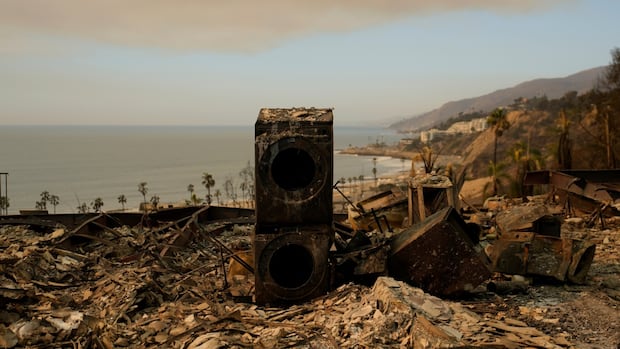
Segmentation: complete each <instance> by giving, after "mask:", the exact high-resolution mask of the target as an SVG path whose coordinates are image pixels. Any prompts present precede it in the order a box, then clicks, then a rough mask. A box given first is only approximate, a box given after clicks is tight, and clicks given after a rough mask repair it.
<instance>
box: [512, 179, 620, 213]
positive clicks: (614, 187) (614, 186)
mask: <svg viewBox="0 0 620 349" xmlns="http://www.w3.org/2000/svg"><path fill="white" fill-rule="evenodd" d="M523 183H524V184H526V185H536V184H550V185H551V186H552V187H553V189H554V191H555V192H557V194H559V196H560V199H561V201H562V203H563V204H564V205H565V207H567V208H568V209H569V210H575V209H578V210H580V211H583V212H588V213H592V212H595V211H597V210H600V211H602V213H604V214H606V215H619V214H620V170H562V171H535V172H528V173H527V174H526V176H525V179H524V181H523Z"/></svg>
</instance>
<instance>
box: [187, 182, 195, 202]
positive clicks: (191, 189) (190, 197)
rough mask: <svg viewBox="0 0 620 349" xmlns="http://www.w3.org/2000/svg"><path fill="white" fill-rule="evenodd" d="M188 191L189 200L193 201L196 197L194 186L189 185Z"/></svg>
mask: <svg viewBox="0 0 620 349" xmlns="http://www.w3.org/2000/svg"><path fill="white" fill-rule="evenodd" d="M187 191H188V192H189V199H190V200H192V197H193V196H194V185H193V184H188V185H187Z"/></svg>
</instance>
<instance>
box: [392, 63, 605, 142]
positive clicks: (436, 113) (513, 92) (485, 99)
mask: <svg viewBox="0 0 620 349" xmlns="http://www.w3.org/2000/svg"><path fill="white" fill-rule="evenodd" d="M605 68H606V67H598V68H592V69H588V70H584V71H581V72H579V73H576V74H573V75H569V76H567V77H563V78H551V79H536V80H531V81H527V82H523V83H521V84H518V85H516V86H514V87H510V88H506V89H501V90H497V91H495V92H492V93H489V94H486V95H483V96H480V97H474V98H467V99H462V100H459V101H452V102H448V103H446V104H444V105H442V106H441V107H439V108H437V109H435V110H432V111H430V112H428V113H424V114H422V115H419V116H415V117H411V118H408V119H404V120H402V121H399V122H396V123H394V124H392V125H390V126H389V128H391V129H394V130H399V131H413V130H419V129H425V128H429V127H431V126H433V125H434V124H436V123H440V122H442V121H445V120H447V119H449V118H450V117H454V116H457V115H458V114H459V113H461V112H471V111H479V110H482V111H485V112H486V111H491V110H493V109H495V108H497V107H500V106H507V105H510V104H512V103H513V102H514V100H515V99H517V98H519V97H526V98H531V97H541V96H543V95H546V96H547V97H548V98H549V99H555V98H559V97H561V96H563V95H564V94H565V93H566V92H569V91H577V92H578V93H579V94H581V93H583V92H586V91H588V90H590V89H592V88H593V87H594V85H595V84H596V82H597V79H598V77H599V76H600V74H601V73H602V72H603V70H604V69H605Z"/></svg>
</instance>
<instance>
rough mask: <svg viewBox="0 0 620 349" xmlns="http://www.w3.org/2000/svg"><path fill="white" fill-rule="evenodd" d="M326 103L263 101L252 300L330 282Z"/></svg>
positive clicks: (283, 298)
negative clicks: (268, 105) (272, 104)
mask: <svg viewBox="0 0 620 349" xmlns="http://www.w3.org/2000/svg"><path fill="white" fill-rule="evenodd" d="M333 138H334V137H333V114H332V110H331V109H315V108H292V109H261V111H260V113H259V115H258V119H257V120H256V125H255V156H256V158H255V161H256V162H255V166H256V176H255V178H256V228H255V231H254V235H253V246H254V263H255V266H254V270H255V287H256V289H255V298H256V299H255V300H256V302H257V303H263V304H264V303H291V302H297V301H302V300H306V299H310V298H313V297H316V296H319V295H321V294H323V293H324V292H325V291H326V290H327V288H328V286H329V279H330V277H329V274H330V272H329V270H330V267H329V259H328V251H329V247H330V246H331V243H332V240H333V206H332V181H333V168H334V166H333V153H334V142H333Z"/></svg>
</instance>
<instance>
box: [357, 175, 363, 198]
mask: <svg viewBox="0 0 620 349" xmlns="http://www.w3.org/2000/svg"><path fill="white" fill-rule="evenodd" d="M357 179H358V180H359V181H360V195H362V196H363V195H364V175H363V174H361V175H359V176H358V177H357Z"/></svg>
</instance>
